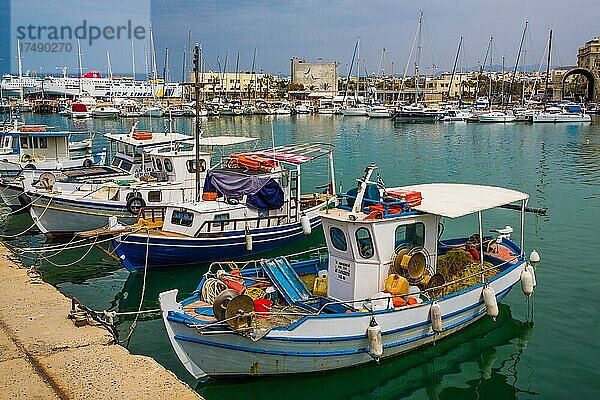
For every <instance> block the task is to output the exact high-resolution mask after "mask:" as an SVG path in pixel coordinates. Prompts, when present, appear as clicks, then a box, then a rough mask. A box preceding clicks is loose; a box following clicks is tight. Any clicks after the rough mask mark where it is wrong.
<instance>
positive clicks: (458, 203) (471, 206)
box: [399, 183, 529, 218]
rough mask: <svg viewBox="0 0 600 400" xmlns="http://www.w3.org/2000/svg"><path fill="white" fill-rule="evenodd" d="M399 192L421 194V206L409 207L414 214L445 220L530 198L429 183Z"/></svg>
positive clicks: (513, 192)
mask: <svg viewBox="0 0 600 400" xmlns="http://www.w3.org/2000/svg"><path fill="white" fill-rule="evenodd" d="M399 189H401V190H414V191H418V192H421V195H422V196H423V200H422V202H421V204H420V205H418V206H415V207H412V208H413V209H414V210H417V211H421V212H425V213H429V214H434V215H439V216H442V217H448V218H458V217H462V216H465V215H469V214H473V213H476V212H479V211H483V210H488V209H491V208H496V207H500V206H503V205H505V204H509V203H514V202H516V201H521V200H527V199H528V198H529V196H528V195H527V194H526V193H522V192H517V191H516V190H512V189H505V188H501V187H496V186H482V185H469V184H460V183H430V184H424V185H414V186H404V187H402V188H399Z"/></svg>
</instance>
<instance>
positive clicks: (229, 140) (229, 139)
mask: <svg viewBox="0 0 600 400" xmlns="http://www.w3.org/2000/svg"><path fill="white" fill-rule="evenodd" d="M257 140H258V138H251V137H243V136H212V137H203V138H201V139H200V146H229V145H234V144H241V143H248V142H255V141H257Z"/></svg>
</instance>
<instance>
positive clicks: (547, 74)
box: [544, 29, 552, 112]
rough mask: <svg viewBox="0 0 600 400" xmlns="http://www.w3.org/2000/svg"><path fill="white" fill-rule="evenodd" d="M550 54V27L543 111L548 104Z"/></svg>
mask: <svg viewBox="0 0 600 400" xmlns="http://www.w3.org/2000/svg"><path fill="white" fill-rule="evenodd" d="M551 55H552V29H550V37H549V39H548V64H547V65H546V86H545V88H544V112H545V111H546V106H547V104H548V83H549V81H550V58H551Z"/></svg>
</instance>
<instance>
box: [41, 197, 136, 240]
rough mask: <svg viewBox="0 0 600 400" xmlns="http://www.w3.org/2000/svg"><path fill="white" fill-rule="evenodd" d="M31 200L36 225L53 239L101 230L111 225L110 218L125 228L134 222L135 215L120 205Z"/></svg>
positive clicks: (44, 199) (53, 199) (66, 200)
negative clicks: (116, 220)
mask: <svg viewBox="0 0 600 400" xmlns="http://www.w3.org/2000/svg"><path fill="white" fill-rule="evenodd" d="M29 197H31V198H32V199H33V203H32V207H31V209H30V211H29V212H30V214H31V217H32V219H33V221H34V222H35V224H36V225H37V227H38V229H39V230H40V231H41V232H42V233H44V234H46V235H50V236H52V235H70V234H73V233H75V232H83V231H88V230H93V229H99V228H102V227H104V226H106V225H107V224H108V218H109V217H111V216H116V217H117V219H118V221H119V222H120V223H122V224H132V223H134V222H135V215H133V214H131V213H130V212H129V211H127V208H126V205H125V204H123V203H120V202H114V204H109V203H103V202H92V201H90V202H86V201H81V200H78V201H70V200H68V199H64V198H55V197H52V196H46V195H36V194H33V193H31V194H29Z"/></svg>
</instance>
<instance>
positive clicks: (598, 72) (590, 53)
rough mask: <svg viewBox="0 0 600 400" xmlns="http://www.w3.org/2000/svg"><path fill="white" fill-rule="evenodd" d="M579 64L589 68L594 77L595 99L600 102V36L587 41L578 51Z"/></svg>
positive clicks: (581, 66) (580, 66)
mask: <svg viewBox="0 0 600 400" xmlns="http://www.w3.org/2000/svg"><path fill="white" fill-rule="evenodd" d="M577 66H578V67H579V68H585V69H588V70H589V71H590V72H591V73H592V74H593V77H594V83H595V85H594V86H595V87H594V100H595V101H596V102H600V36H598V37H596V38H594V39H592V40H589V41H587V42H586V43H585V44H584V45H583V46H582V47H580V48H579V50H578V51H577ZM588 79H589V78H588Z"/></svg>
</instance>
